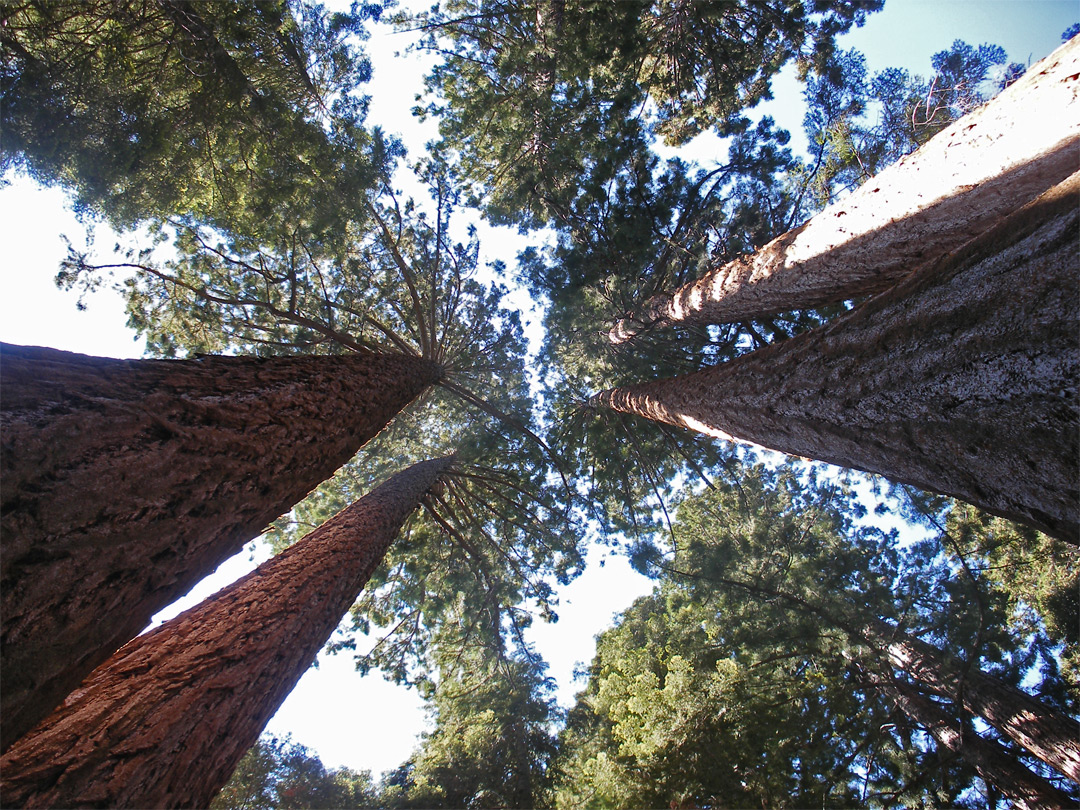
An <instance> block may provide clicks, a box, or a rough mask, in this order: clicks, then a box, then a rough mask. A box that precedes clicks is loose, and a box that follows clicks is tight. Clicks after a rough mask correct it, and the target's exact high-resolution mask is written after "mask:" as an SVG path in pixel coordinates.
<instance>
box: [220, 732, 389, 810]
mask: <svg viewBox="0 0 1080 810" xmlns="http://www.w3.org/2000/svg"><path fill="white" fill-rule="evenodd" d="M379 806H380V804H379V803H378V802H377V796H376V791H375V786H374V784H373V783H372V781H371V774H370V773H368V772H367V771H362V772H360V773H357V772H356V771H352V770H349V769H348V768H335V769H334V770H327V769H326V768H325V767H324V766H323V764H322V761H321V760H320V759H319V758H318V756H316V755H315V754H314V753H312V752H311V751H309V750H308V749H307V748H305V747H304V746H302V745H300V744H299V743H294V742H291V741H290V740H289V739H288V738H287V737H286V738H285V739H278V738H277V737H272V736H270V735H265V736H263V737H261V738H260V739H259V740H258V741H257V742H256V743H255V745H253V746H252V747H251V748H250V749H249V750H248V752H247V753H246V754H244V758H243V759H241V760H240V762H239V764H238V765H237V766H236V770H235V771H234V772H233V775H232V776H231V777H230V778H229V781H228V782H226V783H225V786H224V787H223V788H222V789H221V792H220V793H218V795H217V796H216V797H215V798H214V800H213V801H212V802H211V803H210V807H211V810H316V808H325V810H346V809H347V808H362V807H379Z"/></svg>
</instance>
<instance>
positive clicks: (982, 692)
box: [867, 621, 1080, 784]
mask: <svg viewBox="0 0 1080 810" xmlns="http://www.w3.org/2000/svg"><path fill="white" fill-rule="evenodd" d="M867 630H868V633H869V635H870V637H871V639H872V640H873V641H874V642H876V643H877V644H878V645H880V646H881V648H882V649H883V650H884V652H885V653H886V655H887V656H888V660H889V663H890V664H891V665H892V666H893V667H895V668H896V669H899V670H902V671H903V672H905V673H907V675H908V676H909V677H910V678H911V679H912V680H913V681H916V682H917V683H919V684H922V685H923V686H925V687H926V688H928V689H930V690H932V691H934V692H937V693H938V694H940V695H943V696H944V697H947V698H949V699H951V700H953V701H954V702H956V703H958V704H960V705H962V706H963V707H964V708H965V709H967V710H968V711H969V712H971V713H972V714H976V715H978V716H979V717H981V718H982V719H983V720H985V721H986V722H987V723H989V724H990V725H991V726H993V727H994V728H996V729H997V730H998V731H999V732H1001V733H1002V734H1004V735H1005V736H1006V737H1008V738H1009V739H1011V740H1012V741H1013V742H1015V743H1017V744H1019V745H1021V746H1023V747H1024V748H1025V749H1026V750H1027V751H1028V752H1029V753H1030V754H1031V755H1032V756H1035V757H1037V758H1038V759H1040V760H1042V761H1043V762H1045V763H1046V764H1047V765H1049V766H1050V767H1052V768H1054V769H1055V770H1057V771H1059V772H1060V773H1061V774H1063V775H1064V776H1067V777H1069V778H1070V779H1072V780H1073V781H1074V782H1076V783H1077V784H1080V723H1077V722H1076V721H1075V720H1072V719H1070V718H1069V717H1066V716H1065V715H1062V714H1061V713H1059V712H1056V711H1054V710H1052V709H1050V708H1049V707H1048V706H1046V705H1045V704H1044V703H1042V702H1041V701H1039V700H1038V699H1036V698H1034V697H1032V696H1031V695H1029V694H1027V693H1026V692H1024V691H1023V690H1021V689H1017V688H1016V687H1015V686H1010V685H1009V684H1007V683H1005V682H1004V681H1002V680H1001V679H999V678H995V677H993V676H992V675H987V674H986V673H985V672H983V671H982V670H981V669H979V667H977V666H971V667H968V668H965V666H964V663H963V662H962V661H957V660H950V659H949V657H948V656H947V655H946V654H945V653H943V652H942V651H941V650H939V649H937V648H936V647H934V646H932V645H930V644H927V643H926V642H924V641H921V640H920V639H917V638H912V637H911V636H908V635H905V634H903V633H900V632H899V631H897V629H896V628H895V627H893V626H892V625H889V624H886V623H885V622H880V621H877V622H874V623H873V624H872V625H871V626H870V627H868V628H867Z"/></svg>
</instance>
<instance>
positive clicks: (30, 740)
mask: <svg viewBox="0 0 1080 810" xmlns="http://www.w3.org/2000/svg"><path fill="white" fill-rule="evenodd" d="M452 462H453V459H452V457H446V458H441V459H436V460H432V461H425V462H421V463H419V464H415V465H413V466H412V467H410V468H408V469H407V470H405V471H404V472H401V473H399V474H397V475H396V476H394V477H393V478H391V479H390V480H389V481H387V482H386V483H384V484H382V485H381V486H379V487H378V488H376V489H375V490H373V491H372V492H371V493H370V494H368V495H367V496H365V497H363V498H361V499H360V500H358V501H357V502H356V503H354V504H353V505H352V506H350V507H349V508H348V509H346V510H344V511H342V512H341V513H339V514H338V515H337V516H336V517H334V518H333V519H331V520H329V521H327V522H326V523H325V524H323V525H322V526H321V527H319V528H318V529H316V530H315V531H314V532H312V533H311V534H310V535H308V536H307V537H306V538H304V539H303V540H302V541H300V542H299V543H297V544H296V545H295V546H293V547H292V548H290V549H288V550H286V551H284V552H283V553H281V554H279V555H278V556H277V557H274V558H273V559H271V560H269V561H268V562H266V563H263V564H262V565H261V566H259V567H258V568H257V569H256V570H255V571H253V572H252V573H250V574H248V575H247V576H246V577H244V578H242V579H241V580H239V581H238V582H236V583H234V584H233V585H231V586H229V587H228V588H226V589H225V590H223V591H221V592H220V593H218V594H217V595H216V596H213V597H211V598H210V599H208V600H206V601H205V602H203V603H202V604H200V605H198V606H196V607H194V608H192V609H191V610H188V611H187V612H185V613H182V614H181V615H179V616H177V617H176V618H175V619H173V620H172V621H170V622H167V623H166V624H164V625H162V626H161V627H159V628H157V629H156V630H154V631H152V632H150V633H148V634H146V635H145V636H141V637H139V638H137V639H135V640H134V641H131V642H130V643H129V644H127V645H125V646H124V647H123V648H121V649H120V650H119V651H117V652H116V654H115V655H113V656H112V658H110V659H109V660H108V661H107V662H106V663H105V664H103V665H102V666H100V667H98V669H96V670H95V671H94V672H93V673H92V674H91V675H90V677H89V678H87V679H86V680H85V681H84V682H83V683H82V685H81V686H80V687H79V688H78V689H77V690H76V691H75V692H74V693H72V694H71V695H70V696H69V697H68V699H67V700H66V701H64V704H63V705H62V706H61V707H60V708H58V709H57V710H56V711H55V712H53V713H52V714H51V715H50V716H49V717H48V718H47V719H46V720H45V721H44V722H42V723H41V724H39V725H38V726H37V727H36V728H35V729H34V730H32V731H31V732H30V733H29V734H27V735H26V736H24V737H23V738H22V739H20V740H19V741H18V742H17V743H16V744H15V745H14V746H12V747H11V749H10V750H9V751H8V752H7V754H6V755H5V756H4V757H3V759H2V760H0V769H2V777H0V800H2V802H3V805H4V806H5V807H15V806H19V807H87V806H91V807H136V808H140V807H141V808H146V807H155V808H165V807H207V806H208V805H209V802H210V799H211V798H213V796H214V795H215V794H216V793H217V791H218V790H220V788H221V786H222V785H223V784H225V782H226V781H227V780H228V778H229V776H230V774H231V773H232V771H233V769H234V768H235V767H236V763H237V762H238V761H239V760H240V758H241V757H242V756H243V754H244V752H245V751H246V750H247V749H248V748H250V747H251V745H253V744H254V742H255V740H256V739H257V738H258V736H259V733H260V732H261V731H262V729H263V726H265V725H266V722H267V721H268V720H269V719H270V717H272V716H273V714H274V712H275V711H276V710H277V707H278V706H279V705H280V704H281V702H282V701H283V700H284V699H285V697H286V696H287V695H288V694H289V692H290V691H291V690H292V689H293V687H294V686H295V684H296V682H297V681H298V680H299V679H300V676H301V675H303V674H304V672H305V671H306V670H307V669H308V667H309V666H310V665H311V663H312V661H313V660H314V659H315V656H316V654H317V653H318V651H319V649H320V648H321V647H322V645H323V644H324V643H325V642H326V640H327V639H328V638H329V637H330V634H331V633H332V632H333V631H334V628H335V627H337V624H338V622H339V621H340V620H341V617H342V615H343V614H344V613H345V612H346V611H347V610H348V608H349V606H350V605H351V604H352V603H353V601H354V600H355V599H356V596H357V594H358V593H359V592H360V590H361V589H362V588H363V587H364V585H365V583H366V582H367V580H368V578H369V577H370V576H371V573H372V572H373V571H374V570H375V568H376V566H378V564H379V562H380V561H381V560H382V558H383V556H384V555H385V553H386V549H387V548H388V547H389V545H390V543H391V541H392V540H393V539H394V536H395V535H396V534H397V533H398V531H399V529H400V528H401V525H402V523H403V522H404V521H405V518H406V517H408V515H409V514H410V513H411V512H412V511H413V510H414V509H415V508H416V506H417V505H418V504H419V502H420V500H421V498H423V496H424V495H425V494H426V493H427V492H428V490H430V489H431V487H432V486H434V485H435V483H436V482H437V481H438V480H439V479H440V477H441V476H443V475H444V474H445V473H446V472H447V471H448V469H449V467H450V465H451V464H452Z"/></svg>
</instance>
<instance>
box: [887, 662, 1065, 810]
mask: <svg viewBox="0 0 1080 810" xmlns="http://www.w3.org/2000/svg"><path fill="white" fill-rule="evenodd" d="M873 683H874V685H875V686H877V688H878V689H880V690H881V691H882V693H883V694H885V695H886V696H887V697H889V698H890V699H891V700H892V702H893V704H894V705H895V706H896V707H897V708H898V709H899V710H900V711H902V712H903V713H904V714H906V715H907V716H908V717H910V718H911V719H912V720H913V721H914V722H915V723H917V724H918V725H920V726H922V727H923V728H925V729H926V730H927V731H928V732H930V734H931V736H933V738H934V739H935V740H937V743H938V745H940V746H942V747H943V748H945V749H947V750H949V751H952V752H953V753H954V754H956V755H957V756H959V757H960V758H962V759H963V760H964V761H965V762H967V763H968V764H969V765H971V766H972V767H973V768H974V769H975V770H976V771H977V772H978V774H979V776H981V777H982V778H983V779H985V780H986V781H987V782H990V783H991V784H992V785H994V786H995V787H997V789H998V790H1000V791H1001V792H1002V793H1004V794H1005V795H1006V796H1007V797H1008V798H1009V799H1011V800H1012V801H1013V802H1014V803H1015V805H1014V806H1015V807H1018V808H1022V809H1023V810H1060V808H1063V807H1075V806H1076V803H1075V802H1073V801H1071V800H1070V798H1069V796H1068V795H1067V794H1066V793H1064V792H1063V791H1061V790H1058V788H1056V787H1054V786H1053V785H1052V784H1050V783H1049V782H1048V781H1046V780H1045V779H1043V778H1042V777H1041V776H1039V775H1038V774H1036V773H1033V772H1032V771H1031V770H1030V769H1028V768H1026V767H1025V766H1024V765H1023V763H1022V762H1020V761H1019V760H1017V759H1016V758H1015V757H1013V756H1012V755H1011V754H1009V753H1008V752H1007V751H1005V750H1004V749H1003V748H1001V746H999V745H998V744H997V743H995V742H993V741H991V740H987V739H985V738H983V737H981V736H979V735H978V734H976V733H975V732H974V731H971V730H964V729H962V728H961V726H960V724H959V723H958V722H956V721H955V720H954V719H952V718H951V717H949V715H948V714H946V712H944V711H943V710H942V709H941V708H940V707H938V705H937V704H935V703H934V702H933V701H932V700H930V699H929V698H927V697H926V696H924V695H921V694H919V693H918V692H917V691H916V690H915V689H913V688H912V687H911V686H909V685H908V684H905V683H902V682H900V681H890V680H886V679H885V678H881V677H875V678H874V679H873Z"/></svg>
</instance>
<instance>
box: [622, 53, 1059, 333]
mask: <svg viewBox="0 0 1080 810" xmlns="http://www.w3.org/2000/svg"><path fill="white" fill-rule="evenodd" d="M1078 149H1080V39H1075V38H1074V39H1073V40H1071V41H1070V42H1068V43H1066V44H1064V45H1062V46H1061V47H1060V48H1058V49H1057V50H1056V51H1054V53H1052V54H1051V55H1050V56H1048V57H1047V58H1046V59H1044V60H1042V61H1041V62H1039V63H1037V64H1036V65H1034V66H1033V67H1032V68H1031V69H1030V70H1028V72H1027V73H1026V74H1024V76H1023V77H1021V78H1020V80H1019V81H1017V82H1016V83H1015V84H1013V85H1011V86H1010V87H1008V88H1006V89H1005V90H1004V91H1003V92H1002V93H1001V94H1000V95H999V96H997V97H996V98H994V99H992V100H991V101H989V102H988V103H987V104H986V105H985V106H983V107H981V108H980V109H978V110H976V111H974V112H972V113H971V114H970V115H966V116H964V117H963V118H962V119H960V120H959V121H957V122H956V123H954V124H953V125H952V126H950V127H949V128H947V129H945V130H943V131H942V132H941V133H939V134H938V135H937V136H936V137H934V138H933V139H932V140H931V141H929V142H928V143H926V144H924V145H923V146H922V148H920V149H919V150H918V151H916V152H914V153H912V154H911V155H908V156H906V157H904V158H902V159H901V160H899V161H898V162H897V163H895V164H894V165H892V166H890V167H889V168H887V169H885V170H884V171H883V172H881V173H880V174H879V175H877V176H876V177H874V178H872V179H870V180H869V181H867V182H866V183H865V184H864V185H863V186H862V187H861V188H859V189H858V190H857V191H855V192H853V193H852V194H850V195H849V196H848V197H846V198H844V199H843V200H841V201H840V202H838V203H836V204H834V205H832V206H830V207H828V208H826V209H825V210H824V211H822V212H821V213H820V214H818V215H817V216H815V217H814V218H813V219H811V220H810V221H809V222H807V223H806V224H804V225H802V226H801V227H799V228H796V229H794V230H792V231H789V232H788V233H786V234H784V235H783V236H779V237H777V238H776V239H774V240H773V241H772V242H770V243H769V244H767V245H765V246H764V247H763V248H761V249H760V250H759V251H758V252H757V253H755V254H754V255H753V256H747V257H744V258H740V259H737V260H735V261H733V262H730V263H728V264H726V265H723V266H721V267H718V268H716V269H714V270H711V271H710V272H708V273H707V274H705V275H704V276H703V277H702V278H700V279H698V280H697V281H694V282H691V283H690V284H687V285H684V286H683V287H681V288H679V289H678V290H676V291H674V292H673V293H671V294H667V295H663V296H658V297H656V298H653V299H650V301H649V302H648V303H647V304H646V305H645V308H644V309H645V311H644V312H643V313H642V315H641V316H640V317H639V318H637V319H634V318H630V319H626V320H623V321H620V322H619V323H618V324H616V325H615V327H614V328H612V330H611V333H610V338H611V341H612V342H613V343H621V342H623V341H625V340H628V339H629V338H631V337H633V335H634V334H635V333H636V332H638V331H640V329H641V327H642V326H644V325H658V326H670V325H673V324H679V323H683V324H685V323H706V324H708V323H732V322H736V321H742V320H746V319H749V318H757V317H762V316H765V315H771V314H775V313H778V312H785V311H790V310H793V309H808V308H812V307H817V306H822V305H824V304H831V303H836V302H838V301H845V300H848V299H852V298H860V297H863V296H866V295H871V294H874V293H878V292H882V291H883V290H886V289H888V288H889V287H891V286H892V285H893V284H895V283H896V282H897V281H899V280H900V279H902V278H904V277H905V276H907V275H908V274H909V273H910V272H911V271H912V270H913V269H915V268H916V267H918V266H919V265H920V264H922V263H924V262H926V261H928V260H931V259H933V258H935V257H937V256H941V255H943V254H944V253H947V252H949V251H951V250H955V249H957V248H959V247H960V246H962V245H963V244H965V243H966V242H967V241H969V240H970V239H972V238H974V237H976V236H978V235H979V234H981V233H982V232H983V231H985V230H987V229H988V228H989V227H991V226H992V225H993V224H994V223H996V222H997V221H999V220H1000V219H1001V218H1002V217H1004V216H1007V215H1008V214H1011V213H1012V212H1013V211H1016V210H1017V209H1018V208H1020V207H1021V206H1023V205H1024V204H1025V203H1027V202H1028V201H1030V200H1033V199H1034V198H1035V197H1037V196H1039V195H1040V194H1042V193H1043V192H1044V191H1046V190H1047V189H1049V188H1051V187H1052V186H1054V185H1056V184H1057V183H1060V182H1061V181H1063V180H1064V179H1065V178H1067V177H1068V176H1069V175H1070V174H1072V173H1073V172H1074V171H1076V166H1077V153H1078Z"/></svg>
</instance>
